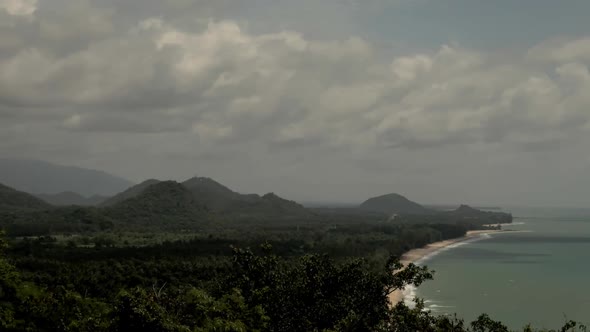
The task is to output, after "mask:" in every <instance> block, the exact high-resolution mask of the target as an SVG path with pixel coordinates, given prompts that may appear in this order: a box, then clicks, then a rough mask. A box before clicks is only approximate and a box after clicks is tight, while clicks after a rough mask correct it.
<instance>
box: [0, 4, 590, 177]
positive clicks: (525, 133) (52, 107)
mask: <svg viewBox="0 0 590 332" xmlns="http://www.w3.org/2000/svg"><path fill="white" fill-rule="evenodd" d="M56 1H58V0H56ZM281 3H284V2H281ZM312 3H314V2H311V1H310V2H306V4H307V5H310V6H311V5H312ZM59 4H60V8H61V7H63V8H64V10H63V11H55V10H52V9H51V7H50V5H48V4H47V2H39V3H37V2H35V1H14V0H11V1H7V0H4V1H1V0H0V8H1V9H0V11H2V10H3V11H4V12H1V13H0V18H6V19H10V22H9V24H8V23H0V119H1V120H2V121H0V129H1V130H2V134H3V135H4V136H3V138H4V137H6V136H7V135H8V136H9V137H12V139H13V140H14V141H15V142H16V143H15V142H12V143H10V144H8V143H6V142H4V143H3V144H2V145H0V152H1V151H5V152H6V153H15V151H16V152H18V153H21V154H27V153H29V154H35V155H36V154H38V153H41V154H43V153H45V155H41V157H43V156H48V155H49V156H54V155H52V154H49V152H50V151H58V152H60V151H61V152H62V153H64V154H65V153H70V152H68V151H71V153H72V154H73V153H80V151H87V153H89V154H90V153H93V154H96V157H93V158H94V159H96V160H94V161H97V162H100V156H101V155H108V156H110V158H111V160H116V159H117V158H126V157H127V156H134V158H136V159H137V160H141V164H142V165H154V166H153V167H154V168H156V167H157V166H156V165H158V164H157V163H155V162H153V160H152V159H150V158H154V159H156V157H157V156H161V155H174V156H182V155H183V154H184V155H186V156H194V158H193V159H192V160H197V159H198V161H199V165H207V163H208V162H209V161H208V160H209V159H208V158H205V157H203V158H202V159H199V157H198V156H215V158H210V160H213V161H219V160H224V161H226V160H234V162H233V164H237V162H236V161H237V160H238V159H239V161H240V162H244V163H248V162H250V163H251V164H252V166H251V168H250V171H251V172H256V171H258V168H257V166H256V161H258V160H267V161H268V160H270V159H272V162H271V161H269V163H272V164H273V167H274V168H275V169H276V170H275V171H274V172H275V173H274V174H275V176H287V175H285V174H287V173H288V172H289V170H292V167H293V166H292V165H295V164H297V165H302V164H305V165H306V166H301V167H303V169H305V170H308V171H309V172H313V171H314V170H315V169H316V168H321V167H323V166H324V165H328V166H326V167H328V168H330V167H331V168H334V167H335V166H334V165H341V164H343V163H347V162H350V161H351V160H352V161H351V165H356V166H347V167H358V165H361V166H360V167H361V168H362V169H363V170H365V171H366V170H383V172H385V171H387V170H403V171H404V172H408V170H410V169H411V168H412V167H413V165H412V163H413V162H410V161H408V162H405V163H404V164H403V165H401V166H400V165H399V163H400V161H399V159H403V157H402V156H405V157H407V156H410V157H409V158H413V159H411V160H412V161H414V160H417V159H418V158H417V157H416V156H417V155H420V154H429V155H434V154H435V153H438V151H443V152H444V153H443V152H441V153H440V155H439V154H437V155H436V157H432V158H433V159H432V160H435V161H429V160H427V158H424V159H420V162H423V163H429V162H441V161H439V159H440V160H442V159H444V158H445V155H450V154H451V153H448V152H449V151H456V149H473V150H474V151H496V150H495V149H506V150H516V151H522V152H539V151H556V150H559V149H562V148H563V147H564V146H573V145H575V144H582V143H584V142H587V141H588V130H589V129H590V121H589V120H590V113H589V112H588V111H587V105H588V104H590V97H589V96H588V94H587V91H589V88H590V71H589V68H588V66H589V65H590V47H588V45H589V42H588V40H589V39H588V37H579V38H569V39H566V38H561V39H548V40H546V41H544V42H542V43H540V44H538V45H536V46H533V47H530V48H527V49H513V50H510V52H499V51H498V52H496V51H494V50H479V49H473V48H469V47H468V46H466V45H462V44H460V43H449V44H445V45H437V46H435V47H432V48H430V49H426V48H422V49H420V51H416V52H415V51H412V49H393V50H392V49H389V47H392V46H391V45H395V44H387V45H384V44H383V43H380V42H378V41H374V40H371V39H369V38H367V37H366V34H363V33H359V34H353V33H348V32H347V33H341V34H340V35H338V34H336V33H325V34H319V33H318V34H313V33H309V32H307V31H303V30H305V29H298V28H297V27H299V26H303V25H305V24H304V22H306V20H305V19H304V18H301V19H300V24H299V25H297V24H288V22H285V24H284V25H280V24H269V25H265V26H260V25H257V24H255V23H254V22H252V21H253V19H251V20H248V19H247V17H245V16H241V14H240V13H242V12H243V9H244V6H245V5H244V4H236V3H235V2H232V1H222V0H219V1H217V0H216V1H188V0H187V1H185V0H181V1H179V0H171V1H155V0H149V1H148V0H146V1H145V2H139V1H128V2H120V1H104V2H103V1H91V0H86V1H70V0H59ZM62 5H63V6H62ZM66 5H68V6H66ZM70 5H71V6H70ZM383 5H384V4H383V3H382V2H380V1H373V2H372V3H371V6H373V7H371V8H373V9H371V8H369V9H370V10H372V11H378V10H377V9H375V8H379V7H380V6H383ZM406 5H407V4H406ZM276 6H279V5H272V6H271V7H269V8H275V9H276V8H277V7H276ZM289 6H299V5H289ZM289 6H287V7H288V8H292V7H289ZM318 6H326V4H325V3H323V4H321V5H318ZM279 7H280V6H279ZM287 7H281V10H282V11H285V10H287V9H286V8H287ZM335 8H339V10H344V8H345V9H347V10H348V9H350V8H352V9H354V11H353V12H347V13H346V15H344V16H346V17H353V16H354V15H357V14H358V12H362V11H367V10H369V9H367V8H362V3H361V2H351V5H350V6H348V7H347V6H340V5H339V6H337V7H335ZM352 9H351V10H352ZM297 10H298V11H303V10H304V8H303V7H297ZM232 15H233V16H236V17H231V16H232ZM252 15H253V17H259V15H261V14H260V13H259V12H256V13H254V14H252ZM22 17H26V18H27V19H22ZM277 17H280V16H277ZM4 22H8V21H6V20H4ZM302 22H303V23H302ZM315 23H316V24H318V22H315ZM320 23H323V22H320ZM339 24H344V23H342V22H340V23H339ZM324 25H325V24H324ZM349 30H354V27H352V26H351V27H349ZM343 31H348V30H346V29H344V30H343ZM361 32H362V31H361ZM393 47H394V48H395V46H393ZM27 127H31V128H34V129H35V130H34V132H32V133H31V134H30V135H29V136H27V137H23V135H22V132H23V131H24V130H25V129H26V128H27ZM2 147H4V148H2ZM58 147H60V148H58ZM27 151H29V152H27ZM39 151H45V152H39ZM139 151H144V152H142V153H143V154H141V153H140V152H139ZM244 151H248V153H244ZM140 154H141V156H140ZM70 157H71V156H70ZM56 158H58V157H57V155H56ZM71 158H74V157H71ZM129 158H131V157H129ZM232 158H233V159H232ZM249 158H250V159H249ZM456 158H459V157H456ZM177 159H179V158H177ZM181 159H182V158H181ZM185 159H186V158H184V159H182V160H183V162H186V160H185ZM189 159H190V158H189ZM365 159H366V160H365ZM396 159H398V160H397V161H396V163H397V165H392V164H391V163H392V160H396ZM150 160H151V161H150ZM247 160H249V161H247ZM310 160H311V161H310ZM363 160H365V161H363ZM213 161H211V163H213ZM227 164H228V165H225V166H224V167H228V168H229V167H231V166H230V165H229V164H232V162H229V161H228V162H227ZM217 166H218V165H217ZM446 166H449V165H446ZM188 167H189V166H187V168H188ZM191 167H192V165H191ZM269 168H270V166H269ZM449 168H453V166H449ZM212 169H214V170H218V168H212ZM433 169H434V168H428V169H427V170H425V171H423V172H421V175H423V174H424V173H427V172H430V171H432V170H433ZM279 170H281V171H279ZM265 171H268V170H265ZM260 172H263V170H262V168H260ZM269 172H270V171H269ZM271 173H272V172H271ZM326 176H327V175H326ZM329 176H333V177H334V178H333V182H339V181H342V179H341V178H339V177H338V175H337V174H330V175H329ZM329 176H328V177H329Z"/></svg>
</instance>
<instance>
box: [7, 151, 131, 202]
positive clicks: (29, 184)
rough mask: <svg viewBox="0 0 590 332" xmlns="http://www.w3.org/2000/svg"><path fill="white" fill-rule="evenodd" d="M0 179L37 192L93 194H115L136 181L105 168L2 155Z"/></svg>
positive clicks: (31, 191) (23, 189)
mask: <svg viewBox="0 0 590 332" xmlns="http://www.w3.org/2000/svg"><path fill="white" fill-rule="evenodd" d="M0 182H1V183H5V184H6V185H9V186H11V187H13V188H16V189H18V190H22V191H25V192H28V193H33V194H56V193H63V192H75V193H77V194H80V195H83V196H86V197H89V196H93V195H102V196H111V195H114V194H116V193H118V192H120V191H122V190H124V189H126V188H128V187H129V186H131V185H133V183H132V182H130V181H128V180H125V179H123V178H120V177H117V176H114V175H111V174H107V173H105V172H101V171H95V170H89V169H84V168H79V167H70V166H61V165H55V164H51V163H48V162H44V161H36V160H16V159H2V158H0Z"/></svg>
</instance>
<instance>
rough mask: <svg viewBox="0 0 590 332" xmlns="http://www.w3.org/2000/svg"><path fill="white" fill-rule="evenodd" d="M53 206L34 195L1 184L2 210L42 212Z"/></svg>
mask: <svg viewBox="0 0 590 332" xmlns="http://www.w3.org/2000/svg"><path fill="white" fill-rule="evenodd" d="M50 208H51V205H50V204H48V203H46V202H44V201H42V200H40V199H39V198H37V197H34V196H33V195H30V194H27V193H25V192H21V191H18V190H16V189H13V188H10V187H8V186H5V185H3V184H0V210H1V211H6V210H41V209H50Z"/></svg>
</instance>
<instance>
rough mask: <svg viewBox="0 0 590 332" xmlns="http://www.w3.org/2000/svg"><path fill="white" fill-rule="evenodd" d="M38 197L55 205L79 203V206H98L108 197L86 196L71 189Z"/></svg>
mask: <svg viewBox="0 0 590 332" xmlns="http://www.w3.org/2000/svg"><path fill="white" fill-rule="evenodd" d="M35 196H36V197H37V198H39V199H42V200H43V201H45V202H47V203H49V204H51V205H55V206H67V205H78V206H97V205H99V204H101V203H102V202H104V201H105V200H107V199H108V197H106V196H99V195H94V196H91V197H84V196H82V195H80V194H78V193H75V192H71V191H64V192H62V193H58V194H38V195H35Z"/></svg>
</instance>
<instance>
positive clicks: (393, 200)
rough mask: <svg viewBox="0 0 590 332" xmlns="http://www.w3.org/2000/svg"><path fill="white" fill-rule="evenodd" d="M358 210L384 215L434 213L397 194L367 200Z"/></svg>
mask: <svg viewBox="0 0 590 332" xmlns="http://www.w3.org/2000/svg"><path fill="white" fill-rule="evenodd" d="M360 208H361V209H362V210H365V211H373V212H380V213H384V214H386V215H393V214H411V215H424V214H433V213H434V211H433V210H430V209H427V208H425V207H424V206H422V205H420V204H418V203H416V202H412V201H410V200H409V199H407V198H405V197H404V196H402V195H399V194H388V195H383V196H378V197H373V198H369V199H368V200H366V201H365V202H363V203H362V204H361V205H360Z"/></svg>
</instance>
